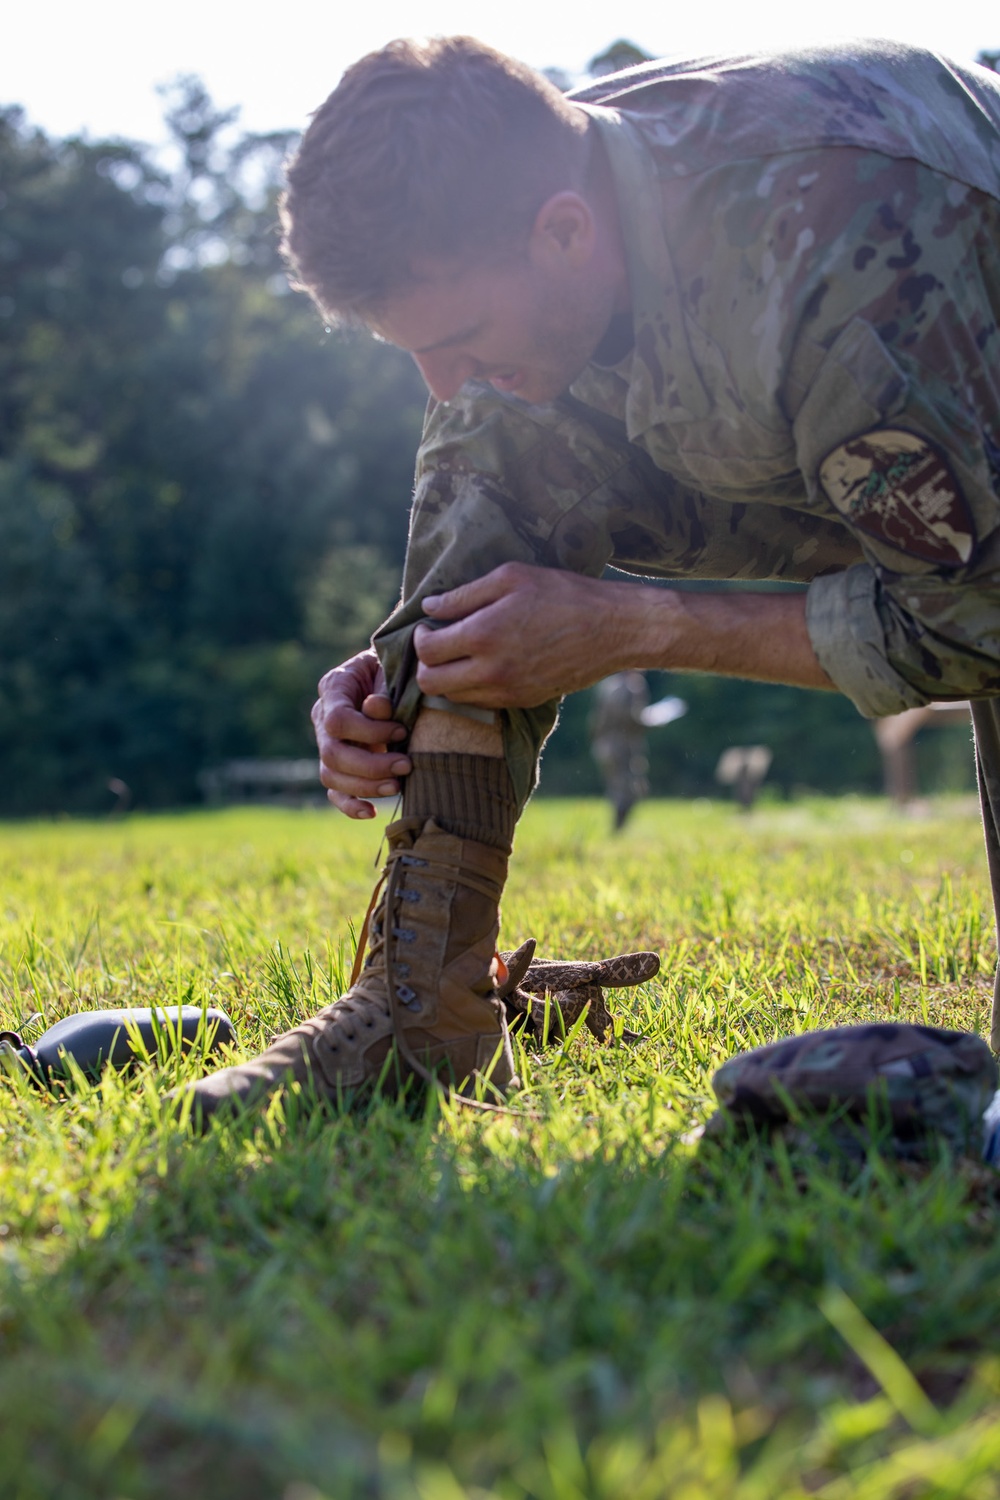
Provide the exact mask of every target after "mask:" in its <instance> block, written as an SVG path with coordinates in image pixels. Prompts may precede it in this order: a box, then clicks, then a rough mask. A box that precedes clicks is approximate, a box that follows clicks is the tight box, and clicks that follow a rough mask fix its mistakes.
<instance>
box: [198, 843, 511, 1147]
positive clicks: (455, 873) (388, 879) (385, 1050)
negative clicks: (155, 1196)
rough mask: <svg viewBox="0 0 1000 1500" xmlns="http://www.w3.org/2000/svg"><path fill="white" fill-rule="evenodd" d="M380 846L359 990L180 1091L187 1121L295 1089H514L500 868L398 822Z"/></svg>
mask: <svg viewBox="0 0 1000 1500" xmlns="http://www.w3.org/2000/svg"><path fill="white" fill-rule="evenodd" d="M386 837H387V839H388V843H389V858H388V861H387V864H386V868H385V871H384V874H383V879H384V882H385V886H384V890H383V891H382V894H381V899H380V900H379V902H378V904H377V906H376V907H375V910H374V914H373V916H372V921H371V930H370V942H369V949H368V955H367V959H366V961H365V964H364V967H363V968H362V969H361V971H360V974H359V975H358V977H357V979H356V982H355V983H352V985H351V987H350V989H349V990H348V991H347V993H346V994H345V995H343V996H342V997H341V999H339V1000H337V1001H335V1002H334V1004H333V1005H328V1006H326V1007H325V1008H324V1009H323V1010H321V1011H320V1012H319V1014H318V1015H316V1016H313V1017H312V1018H311V1019H310V1020H308V1021H304V1022H303V1023H302V1024H301V1025H300V1026H296V1027H295V1029H294V1030H293V1031H288V1032H286V1033H285V1034H284V1035H283V1036H280V1037H278V1038H277V1039H276V1040H275V1041H274V1042H272V1044H271V1046H270V1047H268V1048H267V1050H266V1052H262V1053H261V1055H260V1056H259V1057H257V1058H255V1059H254V1060H253V1061H252V1062H248V1063H242V1064H240V1065H238V1066H237V1067H233V1068H224V1069H223V1070H222V1071H221V1072H218V1073H213V1074H211V1075H210V1076H209V1077H207V1078H203V1079H201V1080H200V1081H199V1082H197V1083H195V1084H192V1085H189V1086H188V1088H187V1089H185V1090H178V1091H177V1095H176V1097H178V1098H179V1099H181V1100H184V1099H185V1098H187V1097H188V1095H190V1097H191V1105H192V1118H193V1119H195V1120H196V1121H197V1120H198V1119H200V1120H202V1121H206V1120H207V1119H209V1118H210V1117H211V1116H212V1115H213V1114H215V1112H216V1111H217V1110H219V1109H220V1108H227V1107H228V1108H230V1109H231V1108H233V1107H250V1106H253V1105H256V1104H259V1103H261V1101H263V1100H265V1099H267V1098H269V1097H270V1096H271V1095H272V1094H273V1093H275V1092H276V1091H277V1090H279V1089H281V1088H283V1087H285V1086H286V1085H287V1084H289V1083H291V1082H293V1081H294V1082H298V1083H300V1084H302V1085H303V1086H304V1087H305V1088H306V1089H308V1090H310V1091H314V1092H315V1093H316V1094H318V1095H319V1096H321V1097H327V1098H331V1099H345V1098H350V1097H352V1096H354V1095H356V1094H358V1093H362V1092H370V1091H371V1090H372V1089H373V1088H374V1087H375V1086H376V1085H378V1084H381V1086H382V1087H383V1088H384V1089H386V1090H387V1091H395V1090H396V1089H398V1087H399V1086H400V1084H401V1083H403V1082H404V1081H405V1080H406V1079H407V1078H411V1077H413V1076H416V1077H417V1078H419V1079H422V1080H425V1081H430V1080H431V1079H439V1080H440V1081H441V1082H442V1083H443V1084H445V1085H446V1086H448V1087H450V1088H454V1089H456V1090H467V1089H468V1088H469V1087H470V1085H471V1084H472V1083H474V1081H475V1080H476V1079H486V1080H488V1082H489V1084H490V1086H491V1089H492V1091H494V1093H495V1094H496V1093H499V1092H502V1091H503V1090H505V1089H506V1088H508V1087H509V1086H510V1085H511V1084H512V1083H513V1082H514V1081H515V1079H514V1064H513V1058H512V1055H511V1050H510V1039H509V1037H508V1034H507V1025H506V1020H505V1012H504V1007H503V1004H502V1002H501V1001H500V999H499V997H498V994H497V984H496V975H497V967H498V960H497V959H496V940H497V934H498V931H499V925H500V924H499V915H500V914H499V903H500V895H501V892H502V890H503V883H504V880H505V879H506V875H507V856H506V855H505V854H504V853H502V852H501V850H499V849H494V848H492V847H491V846H490V845H488V844H480V843H476V842H475V841H473V840H471V839H463V838H459V837H457V836H455V835H454V834H450V833H446V832H445V831H444V830H443V829H442V828H440V827H439V826H438V824H437V823H435V822H434V820H433V819H431V818H428V819H422V818H402V819H400V820H399V822H397V823H391V824H390V825H389V827H388V829H387V831H386ZM362 942H364V937H362Z"/></svg>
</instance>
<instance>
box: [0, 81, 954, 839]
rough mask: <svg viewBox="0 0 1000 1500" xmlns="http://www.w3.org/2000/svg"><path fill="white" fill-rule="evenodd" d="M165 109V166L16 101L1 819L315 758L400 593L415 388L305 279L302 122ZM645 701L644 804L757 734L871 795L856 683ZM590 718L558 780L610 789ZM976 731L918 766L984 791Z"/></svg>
mask: <svg viewBox="0 0 1000 1500" xmlns="http://www.w3.org/2000/svg"><path fill="white" fill-rule="evenodd" d="M600 63H601V60H600V59H596V60H595V66H597V65H599V64H600ZM166 113H167V120H168V123H169V126H170V132H171V137H172V141H173V149H172V153H171V155H170V158H169V159H170V162H171V166H169V167H165V166H164V165H163V159H162V158H161V157H160V156H157V157H156V158H155V159H154V157H153V155H152V153H151V152H150V151H149V150H148V149H147V148H145V147H143V146H141V145H136V144H132V143H126V142H122V141H96V142H94V141H88V140H79V139H72V140H53V139H49V138H47V137H46V136H45V135H44V134H43V133H42V132H40V131H38V130H35V129H32V128H31V127H30V126H29V125H28V123H27V122H26V121H25V119H24V117H23V115H22V113H21V112H20V111H19V110H18V109H16V108H7V109H5V110H0V211H2V221H0V225H2V227H0V815H11V814H27V813H39V812H42V813H56V812H62V811H73V812H94V811H101V810H107V809H108V808H110V807H111V805H112V801H113V798H112V794H111V793H110V792H109V790H108V781H109V779H110V778H112V777H115V778H120V779H121V780H123V781H125V782H126V783H127V784H128V786H129V787H130V789H131V792H132V795H133V797H134V800H135V802H136V803H137V804H138V805H140V806H146V807H157V806H166V805H172V804H173V805H176V804H183V803H186V802H191V801H194V800H196V799H197V797H198V791H197V773H198V771H199V770H200V769H202V768H205V767H207V766H210V765H213V764H217V763H219V762H220V761H222V760H225V759H227V758H229V757H232V756H276V755H308V754H310V753H311V751H312V748H313V742H312V738H311V732H310V728H309V722H308V708H309V706H310V704H311V702H312V698H313V696H314V688H315V683H316V680H317V678H318V676H319V675H320V673H321V672H322V671H324V670H325V669H326V668H327V667H328V666H330V665H331V664H332V663H333V662H335V661H338V660H340V659H342V658H343V657H344V656H346V655H348V654H350V653H351V652H353V651H355V650H357V649H359V648H360V647H361V646H362V645H363V644H364V643H365V641H366V639H367V638H368V636H369V634H370V632H371V630H372V629H373V628H374V626H375V625H377V624H378V622H379V621H380V620H381V619H382V618H384V616H385V614H386V613H387V612H388V610H389V609H390V607H391V605H392V603H393V600H394V597H395V594H396V591H397V589H398V579H399V574H400V566H401V562H402V553H403V547H404V543H405V536H406V514H407V509H408V504H409V493H410V482H411V472H412V462H413V454H414V451H415V448H416V444H417V441H418V435H419V431H420V422H421V415H422V410H423V404H424V392H423V388H422V385H421V382H420V380H419V377H418V375H417V373H416V371H415V369H414V368H413V367H412V365H411V364H410V362H409V361H408V360H407V359H406V358H405V357H404V356H402V355H400V354H398V353H397V352H396V351H395V350H393V349H391V348H388V347H384V346H378V345H376V344H375V343H373V342H372V341H371V340H369V339H368V338H367V337H366V336H363V335H357V336H354V337H351V338H347V337H344V336H342V335H338V336H337V337H336V338H335V337H333V336H332V335H330V334H329V333H327V332H326V331H324V329H323V327H322V325H321V323H320V321H319V319H318V317H317V316H316V314H315V312H314V311H313V309H312V308H311V306H310V305H309V304H308V303H307V302H306V300H305V299H304V298H303V297H301V296H299V295H296V294H292V293H290V291H289V288H288V284H287V281H286V278H285V276H284V273H283V271H282V268H281V265H280V261H279V258H278V253H277V233H276V227H275V222H276V215H275V198H276V193H277V190H278V184H279V181H280V172H281V162H282V159H283V157H284V155H285V154H286V152H287V151H288V149H289V146H290V144H291V138H290V137H289V136H288V135H281V134H278V135H269V136H250V135H246V134H243V133H241V132H240V131H239V130H238V128H237V125H236V119H235V112H233V111H229V112H226V111H220V110H218V109H217V108H216V107H215V106H214V104H213V103H212V101H211V99H209V98H208V96H207V94H206V93H205V90H204V89H203V87H202V86H201V84H200V83H199V82H198V81H197V80H196V79H192V78H188V79H181V80H179V81H178V82H177V83H176V84H175V85H174V86H173V88H172V89H171V90H169V91H168V93H167V97H166ZM653 689H654V694H658V693H659V692H661V691H662V692H680V693H681V694H682V695H683V696H684V697H686V698H687V699H688V701H689V702H690V704H691V713H690V714H689V716H688V717H687V718H686V719H685V720H683V721H681V723H680V724H678V725H675V726H672V727H671V728H670V729H668V730H663V731H660V732H659V733H658V735H657V736H656V737H655V739H654V740H653V744H652V750H653V756H652V759H653V775H652V784H653V790H654V791H655V792H659V793H670V794H673V795H678V794H680V795H701V794H704V793H706V792H708V791H710V790H711V789H712V785H713V783H712V779H711V778H712V771H713V768H714V765H715V761H716V759H717V757H718V755H719V752H720V751H721V749H723V748H724V747H725V746H726V745H728V744H732V743H756V742H763V743H766V744H769V745H770V746H771V747H772V749H773V750H774V752H775V763H774V769H773V773H772V781H773V784H774V785H775V786H776V787H777V788H779V789H781V790H782V791H784V792H786V793H789V792H792V791H795V790H800V789H804V788H814V789H821V790H826V791H844V790H859V789H875V788H877V787H878V784H879V771H878V758H877V755H876V752H875V747H874V743H873V740H872V735H871V731H870V728H869V727H868V726H867V725H866V724H865V723H864V722H863V721H862V720H861V719H860V718H859V717H858V715H857V714H856V713H855V711H854V709H853V708H852V706H851V705H850V704H849V703H847V702H846V701H845V700H842V699H840V698H838V697H835V696H832V695H829V696H828V695H825V694H807V693H802V692H799V691H797V690H795V689H790V688H780V687H760V686H755V685H752V684H747V683H738V682H726V681H713V680H709V679H692V678H685V679H676V680H675V681H673V682H671V681H669V680H668V679H666V678H665V677H664V678H663V679H662V680H657V681H655V682H654V683H653ZM586 710H587V704H586V695H583V696H582V697H580V698H578V699H577V700H571V701H570V702H569V703H568V704H567V708H566V711H565V713H564V717H563V723H562V726H561V727H560V729H559V730H558V731H557V733H556V736H555V739H554V741H553V742H552V744H551V745H550V747H549V750H548V752H547V754H546V768H545V774H544V777H543V782H542V790H543V792H546V791H548V792H556V793H577V794H581V793H587V792H590V791H594V790H596V789H597V786H598V783H597V778H596V772H595V771H594V769H593V767H592V765H591V763H590V761H589V758H588V755H587V750H586V741H585V734H584V723H585V718H586ZM967 738H968V736H967V735H966V736H964V737H963V735H962V734H961V732H959V733H958V734H957V735H956V734H954V733H952V734H951V735H947V734H946V735H944V736H937V737H935V738H934V744H933V748H932V747H928V751H927V754H928V755H929V756H930V758H931V759H932V760H933V761H934V764H933V765H929V766H928V767H926V768H925V780H926V779H927V777H928V776H929V780H930V784H932V785H935V786H939V787H944V788H947V789H953V790H957V789H960V788H964V787H967V786H970V785H971V779H970V778H971V757H970V756H969V755H968V752H967V748H966V745H965V743H964V740H967Z"/></svg>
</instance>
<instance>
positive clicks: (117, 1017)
mask: <svg viewBox="0 0 1000 1500" xmlns="http://www.w3.org/2000/svg"><path fill="white" fill-rule="evenodd" d="M235 1041H236V1031H235V1029H234V1027H233V1023H232V1021H231V1020H230V1019H229V1017H228V1016H227V1015H226V1013H225V1011H224V1010H216V1009H214V1008H211V1009H207V1010H203V1009H202V1007H201V1006H200V1005H174V1006H169V1007H168V1006H157V1007H156V1009H153V1008H151V1007H149V1006H136V1007H133V1008H131V1009H128V1010H85V1011H80V1012H79V1013H78V1014H77V1015H75V1016H65V1017H64V1018H63V1020H61V1021H57V1022H56V1024H55V1025H54V1026H50V1027H49V1029H48V1031H46V1032H44V1033H43V1034H42V1036H40V1037H39V1038H38V1041H37V1042H35V1043H34V1045H33V1046H29V1045H28V1043H27V1042H25V1041H24V1040H23V1038H22V1037H21V1035H20V1033H18V1032H16V1031H0V1058H2V1059H3V1060H4V1061H7V1060H10V1061H15V1060H16V1062H18V1063H20V1064H21V1066H22V1067H23V1068H24V1070H25V1072H26V1073H27V1074H28V1075H29V1077H30V1078H31V1079H32V1080H33V1081H34V1082H35V1083H38V1084H41V1085H43V1086H44V1087H48V1086H50V1084H52V1083H53V1082H56V1081H64V1080H66V1079H68V1078H69V1077H70V1068H69V1065H68V1059H70V1058H72V1060H73V1062H75V1063H76V1064H77V1066H78V1067H79V1068H80V1069H81V1071H82V1072H83V1073H84V1074H85V1075H86V1076H87V1077H88V1078H98V1077H100V1074H101V1071H102V1069H103V1068H105V1067H112V1068H115V1069H116V1070H117V1071H119V1072H121V1071H122V1070H124V1069H125V1068H128V1067H131V1066H132V1064H133V1063H135V1062H136V1061H137V1060H138V1059H140V1058H142V1057H143V1055H144V1054H145V1055H148V1056H150V1057H156V1056H158V1055H162V1053H163V1052H164V1051H166V1052H176V1051H178V1050H180V1051H184V1052H187V1051H189V1050H190V1049H191V1047H193V1046H195V1045H196V1044H198V1045H202V1044H203V1045H204V1048H205V1050H206V1051H207V1052H215V1051H217V1050H218V1049H219V1048H220V1047H224V1046H225V1045H226V1044H227V1043H230V1042H235Z"/></svg>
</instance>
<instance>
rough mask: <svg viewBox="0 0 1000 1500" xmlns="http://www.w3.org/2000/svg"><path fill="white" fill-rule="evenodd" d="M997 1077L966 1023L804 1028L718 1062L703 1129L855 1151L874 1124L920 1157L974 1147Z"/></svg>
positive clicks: (901, 1149) (895, 1145) (901, 1151)
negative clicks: (961, 1027)
mask: <svg viewBox="0 0 1000 1500" xmlns="http://www.w3.org/2000/svg"><path fill="white" fill-rule="evenodd" d="M997 1081H998V1068H997V1063H996V1060H995V1059H994V1057H993V1056H992V1054H991V1052H990V1050H989V1048H988V1047H987V1045H986V1043H985V1042H984V1041H982V1040H981V1038H979V1037H977V1036H973V1035H970V1034H968V1033H966V1032H961V1031H946V1030H944V1029H942V1028H940V1027H936V1026H915V1025H910V1024H907V1023H885V1024H873V1025H868V1026H838V1027H834V1028H832V1029H830V1030H822V1031H810V1032H807V1033H805V1034H804V1035H803V1036H795V1037H787V1038H785V1040H783V1041H780V1042H772V1043H771V1044H770V1045H769V1046H766V1047H757V1048H755V1049H754V1050H753V1051H752V1052H745V1053H742V1054H741V1055H739V1056H737V1057H732V1058H730V1059H729V1061H728V1062H726V1063H724V1064H723V1065H722V1067H721V1068H719V1070H718V1072H717V1073H716V1074H715V1076H714V1078H713V1079H712V1087H713V1089H714V1090H715V1094H716V1098H717V1099H718V1101H719V1110H718V1112H717V1114H716V1115H715V1116H713V1118H712V1120H711V1121H710V1122H709V1125H708V1127H707V1134H708V1136H709V1138H712V1137H718V1136H721V1135H724V1134H725V1133H726V1132H727V1130H732V1129H736V1130H737V1131H739V1130H746V1129H753V1130H757V1131H758V1132H760V1133H762V1134H765V1135H773V1134H774V1133H775V1132H777V1133H778V1134H779V1135H780V1136H781V1137H782V1138H783V1139H785V1140H786V1141H789V1142H790V1143H793V1144H812V1145H815V1142H816V1140H817V1138H818V1137H820V1138H822V1139H823V1140H824V1141H825V1142H826V1143H827V1144H832V1145H833V1146H835V1147H838V1148H839V1149H841V1150H843V1151H845V1152H846V1153H847V1154H848V1155H857V1154H859V1153H863V1152H864V1151H865V1149H867V1147H868V1145H869V1144H870V1143H871V1139H872V1131H873V1129H874V1131H875V1133H876V1135H878V1134H879V1133H886V1132H887V1134H888V1141H889V1144H890V1146H891V1148H892V1149H893V1150H894V1151H895V1153H896V1154H897V1155H899V1156H901V1157H903V1158H908V1159H914V1160H919V1159H923V1158H925V1157H926V1156H927V1155H929V1154H933V1152H934V1151H935V1149H936V1145H935V1143H936V1142H940V1141H945V1142H946V1143H947V1144H948V1145H949V1146H950V1147H951V1149H952V1150H954V1151H956V1152H971V1153H973V1154H976V1155H978V1154H979V1153H980V1152H981V1150H982V1145H983V1113H984V1111H985V1110H986V1107H987V1105H988V1104H989V1103H990V1101H991V1099H992V1098H993V1095H994V1093H995V1092H996V1088H997Z"/></svg>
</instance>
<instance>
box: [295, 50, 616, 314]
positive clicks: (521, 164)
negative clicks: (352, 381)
mask: <svg viewBox="0 0 1000 1500" xmlns="http://www.w3.org/2000/svg"><path fill="white" fill-rule="evenodd" d="M585 132H586V117H585V116H584V115H583V113H582V111H580V110H577V109H575V108H574V107H573V105H571V104H569V103H568V102H567V100H566V99H564V98H563V96H562V94H561V93H560V92H559V90H558V89H557V88H555V87H554V85H553V84H551V83H549V82H548V80H547V79H545V78H543V77H542V76H541V75H540V74H538V73H535V72H533V71H532V70H531V69H530V68H528V67H526V66H525V65H524V64H523V63H519V62H516V61H515V60H514V59H513V58H510V57H505V56H504V55H503V53H500V52H496V51H494V50H493V48H492V47H487V46H486V45H485V44H484V43H482V42H477V41H475V40H474V39H473V38H472V37H463V36H458V37H436V38H433V39H431V40H427V41H413V40H406V39H403V40H399V41H394V42H390V43H389V44H388V46H386V47H383V48H382V49H381V50H380V51H378V52H372V53H370V54H369V55H368V56H367V57H363V58H361V59H360V61H358V62H356V63H354V64H353V66H352V67H350V68H348V70H347V72H346V73H345V74H344V76H343V78H342V79H341V81H340V83H339V84H338V85H337V87H336V88H335V89H334V91H333V93H332V94H331V95H330V97H329V98H328V99H327V101H326V103H325V104H323V105H322V106H321V107H320V109H318V110H317V111H316V114H315V115H314V116H313V119H312V122H311V123H310V125H309V128H308V130H307V131H306V133H305V136H304V137H303V139H302V143H301V145H300V147H299V150H298V153H297V154H296V156H295V158H294V159H293V161H292V162H291V163H290V165H289V167H288V188H287V191H286V193H285V195H284V198H283V201H282V223H283V225H284V231H285V234H284V241H283V249H284V252H285V256H286V258H287V259H288V261H289V262H290V264H291V266H292V269H293V271H294V273H295V274H296V275H297V277H298V285H299V286H301V287H303V288H304V289H305V290H306V291H308V292H309V293H310V295H311V296H312V298H313V300H314V301H315V302H316V303H317V305H318V306H319V307H320V309H321V310H322V311H323V312H324V313H325V314H326V316H327V317H328V318H330V319H331V320H333V321H336V322H350V321H356V320H359V319H360V320H364V318H365V315H366V314H368V313H373V312H374V311H375V310H376V309H377V308H378V307H379V305H380V304H381V303H382V302H383V301H384V299H385V298H386V297H387V296H389V295H390V294H392V293H395V292H399V291H404V290H406V289H408V288H409V287H410V286H412V285H413V284H414V283H415V281H416V280H417V279H418V278H417V275H416V272H415V266H417V265H419V263H420V262H421V261H423V260H425V259H439V260H440V259H445V258H447V259H450V258H456V259H465V260H469V261H481V260H483V259H487V258H488V259H501V258H503V256H504V255H509V254H511V253H512V252H516V250H517V249H518V248H520V247H522V246H523V245H524V244H526V243H527V239H528V236H529V234H530V232H531V228H532V225H533V223H534V220H535V216H536V215H537V213H538V210H539V208H540V207H541V206H542V204H543V203H544V202H545V201H546V199H547V198H549V197H551V196H552V194H553V193H556V192H560V191H562V190H563V189H565V188H574V189H577V190H579V189H580V188H581V187H582V186H583V181H582V179H583V175H584V172H585V170H586V157H587V151H586V148H585V145H584V144H583V142H584V140H585Z"/></svg>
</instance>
